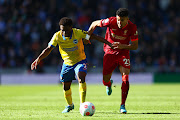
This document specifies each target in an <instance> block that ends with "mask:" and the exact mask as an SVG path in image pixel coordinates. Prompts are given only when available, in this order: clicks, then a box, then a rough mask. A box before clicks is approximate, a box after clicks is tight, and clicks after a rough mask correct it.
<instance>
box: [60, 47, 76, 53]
mask: <svg viewBox="0 0 180 120" xmlns="http://www.w3.org/2000/svg"><path fill="white" fill-rule="evenodd" d="M77 49H78V46H75V47H72V48H63V50H64V51H67V52H71V51H75V50H77Z"/></svg>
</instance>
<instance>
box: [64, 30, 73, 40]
mask: <svg viewBox="0 0 180 120" xmlns="http://www.w3.org/2000/svg"><path fill="white" fill-rule="evenodd" d="M72 34H73V30H72V31H71V36H70V39H71V38H72ZM62 38H63V40H66V37H65V36H64V35H63V34H62Z"/></svg>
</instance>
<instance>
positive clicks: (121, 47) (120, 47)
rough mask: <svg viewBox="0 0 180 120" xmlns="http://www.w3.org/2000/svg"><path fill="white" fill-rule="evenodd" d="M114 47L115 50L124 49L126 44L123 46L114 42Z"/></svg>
mask: <svg viewBox="0 0 180 120" xmlns="http://www.w3.org/2000/svg"><path fill="white" fill-rule="evenodd" d="M112 46H114V49H116V48H118V49H124V44H121V43H120V42H113V43H112Z"/></svg>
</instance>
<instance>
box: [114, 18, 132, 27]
mask: <svg viewBox="0 0 180 120" xmlns="http://www.w3.org/2000/svg"><path fill="white" fill-rule="evenodd" d="M116 19H117V25H118V27H119V28H123V27H124V26H126V25H127V23H128V20H129V18H128V17H120V16H118V15H116Z"/></svg>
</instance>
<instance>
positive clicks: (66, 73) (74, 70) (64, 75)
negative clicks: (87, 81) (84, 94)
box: [60, 59, 87, 82]
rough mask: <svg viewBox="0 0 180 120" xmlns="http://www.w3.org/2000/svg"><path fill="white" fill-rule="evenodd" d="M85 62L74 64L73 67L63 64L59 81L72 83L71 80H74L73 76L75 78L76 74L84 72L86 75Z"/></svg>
mask: <svg viewBox="0 0 180 120" xmlns="http://www.w3.org/2000/svg"><path fill="white" fill-rule="evenodd" d="M86 64H87V60H86V59H85V60H82V61H80V62H78V63H76V64H75V65H73V66H69V65H66V64H64V63H63V66H62V69H61V74H60V81H61V82H72V80H76V78H75V74H76V76H77V74H78V72H85V73H87V66H86Z"/></svg>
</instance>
